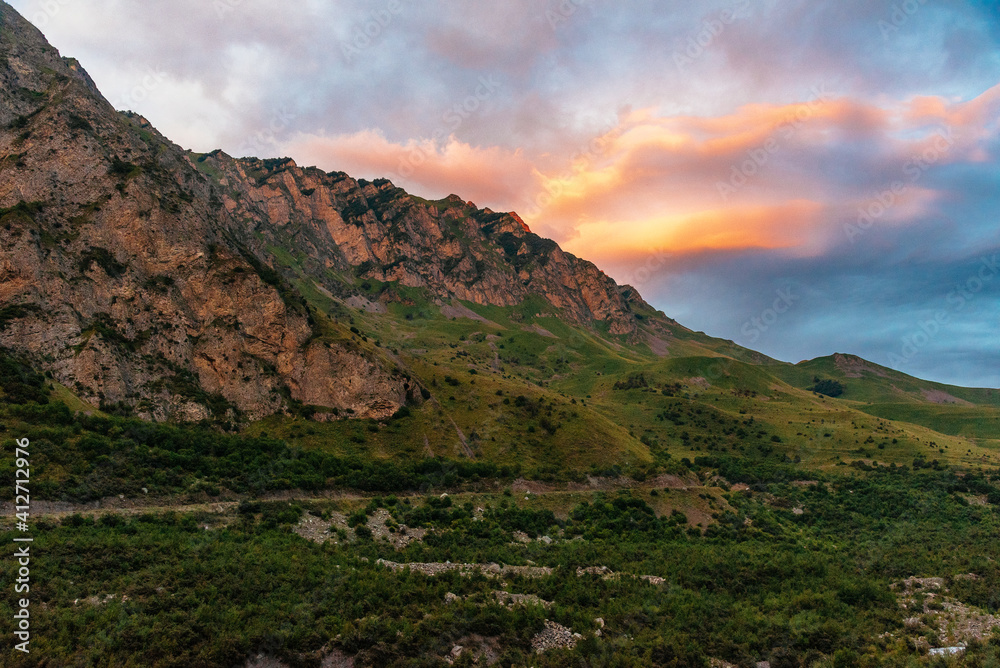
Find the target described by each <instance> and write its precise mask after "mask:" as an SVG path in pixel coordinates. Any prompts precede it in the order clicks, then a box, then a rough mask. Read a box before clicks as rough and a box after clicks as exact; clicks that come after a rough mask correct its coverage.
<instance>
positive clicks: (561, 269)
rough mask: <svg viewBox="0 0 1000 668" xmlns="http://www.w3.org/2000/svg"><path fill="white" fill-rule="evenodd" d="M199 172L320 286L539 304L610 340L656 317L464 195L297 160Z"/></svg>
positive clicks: (636, 299)
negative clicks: (379, 284)
mask: <svg viewBox="0 0 1000 668" xmlns="http://www.w3.org/2000/svg"><path fill="white" fill-rule="evenodd" d="M201 161H202V163H204V166H205V167H206V168H207V171H209V172H210V173H217V174H221V176H220V177H219V183H220V184H224V186H225V187H226V188H228V189H229V191H230V192H229V193H228V194H227V197H226V206H227V208H229V209H230V210H232V211H235V210H237V209H238V207H239V205H240V202H251V203H253V206H255V207H257V208H258V209H259V210H260V212H261V214H262V215H260V216H257V217H256V219H257V220H263V221H265V222H264V224H263V226H261V227H259V228H258V232H260V233H261V234H262V235H264V236H265V237H267V238H269V239H270V240H271V243H274V244H276V245H279V246H282V247H286V248H294V249H295V250H298V251H301V252H302V253H303V254H304V255H305V256H307V257H309V258H311V259H312V260H313V261H312V262H310V263H307V264H306V270H307V271H308V272H309V273H310V275H311V276H312V277H313V278H315V279H317V280H322V279H323V274H324V271H325V270H326V269H328V268H335V269H338V270H342V271H344V270H346V271H349V272H351V273H352V274H353V275H357V276H359V277H360V278H366V279H373V280H378V281H398V282H399V283H401V284H402V285H405V286H409V287H423V288H427V289H428V290H429V291H430V292H431V294H433V295H434V296H436V297H438V298H440V299H445V300H449V299H454V298H457V299H460V300H466V301H471V302H475V303H478V304H489V305H494V306H514V305H517V304H521V303H522V302H524V301H525V299H526V298H528V297H529V296H532V295H535V296H539V297H541V298H543V299H544V300H545V301H546V302H548V303H549V304H550V305H551V307H552V308H551V311H552V313H553V314H558V315H559V316H561V317H563V318H565V319H566V320H568V321H570V322H572V323H574V324H578V325H591V324H593V323H594V322H595V321H602V322H606V323H607V324H608V329H609V331H610V332H611V333H612V334H626V335H633V334H635V333H636V331H637V329H638V327H637V320H636V317H635V314H634V312H633V308H632V304H635V305H637V306H640V307H642V308H644V309H649V310H651V309H650V307H649V305H648V304H646V303H645V302H643V301H642V298H641V297H640V296H639V295H638V293H637V292H636V291H635V290H634V289H632V288H629V287H628V286H618V285H616V284H615V282H614V281H613V280H612V279H611V278H609V277H608V276H606V275H605V274H604V273H603V272H602V271H601V270H600V269H598V268H597V267H596V266H595V265H594V264H592V263H590V262H587V261H585V260H581V259H579V258H577V257H575V256H573V255H571V254H569V253H566V252H564V251H563V250H561V249H560V248H559V246H558V245H557V244H556V243H555V242H553V241H550V240H547V239H542V238H541V237H539V236H537V235H535V234H533V233H532V232H531V231H530V230H529V229H528V227H527V225H525V224H524V221H522V220H521V219H520V218H519V217H518V216H517V214H511V213H494V212H492V211H490V210H489V209H479V208H477V207H476V206H475V205H474V204H472V203H471V202H464V201H462V199H461V198H460V197H458V196H457V195H452V196H450V197H448V198H446V199H445V200H441V201H439V202H427V201H425V200H421V199H420V198H416V197H413V196H411V195H409V194H407V193H406V192H405V191H403V190H402V189H400V188H397V187H395V186H394V185H393V184H392V183H390V182H389V181H387V180H384V179H383V180H377V181H374V182H370V183H369V182H366V181H357V180H355V179H352V178H351V177H349V176H347V175H346V174H343V173H339V172H331V173H329V174H326V173H324V172H322V171H321V170H318V169H316V168H307V169H303V168H300V167H298V166H297V165H296V164H295V162H294V161H292V160H289V159H281V160H255V159H249V160H237V159H233V158H231V157H229V156H227V155H225V154H224V153H222V152H220V151H216V152H213V153H211V154H209V155H207V156H204V157H203V158H202V159H201ZM329 287H330V289H333V290H335V289H337V287H336V285H333V284H331V285H330V286H329Z"/></svg>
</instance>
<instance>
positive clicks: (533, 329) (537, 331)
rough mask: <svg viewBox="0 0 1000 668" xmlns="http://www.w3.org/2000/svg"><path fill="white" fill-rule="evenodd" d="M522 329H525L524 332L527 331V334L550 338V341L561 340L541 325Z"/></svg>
mask: <svg viewBox="0 0 1000 668" xmlns="http://www.w3.org/2000/svg"><path fill="white" fill-rule="evenodd" d="M522 329H524V331H526V332H534V333H535V334H538V335H539V336H545V337H548V338H550V339H558V338H559V337H558V336H556V335H555V334H553V333H552V332H550V331H549V330H547V329H545V328H544V327H541V326H539V325H531V326H530V327H523V328H522Z"/></svg>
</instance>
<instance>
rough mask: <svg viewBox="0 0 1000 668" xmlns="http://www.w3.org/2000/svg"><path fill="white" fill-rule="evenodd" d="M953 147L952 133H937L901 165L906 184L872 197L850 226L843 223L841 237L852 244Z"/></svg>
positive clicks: (948, 130) (949, 130) (896, 184)
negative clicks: (928, 144) (930, 141)
mask: <svg viewBox="0 0 1000 668" xmlns="http://www.w3.org/2000/svg"><path fill="white" fill-rule="evenodd" d="M954 146H955V132H954V130H952V128H950V127H946V128H943V129H941V130H939V131H938V133H937V135H936V136H935V138H934V142H933V144H931V145H930V146H929V147H927V148H926V149H924V150H923V152H922V153H920V154H919V155H913V156H911V157H910V160H909V161H908V162H907V163H906V164H905V165H903V170H902V171H903V176H905V177H906V181H893V182H892V183H890V184H888V185H887V186H885V187H884V188H883V190H882V192H879V193H876V194H875V196H873V197H872V198H871V199H870V200H869V201H868V202H866V203H865V204H863V205H862V206H861V208H859V209H858V217H857V220H856V221H855V222H854V223H844V234H846V235H847V240H848V241H850V242H851V243H852V244H853V243H855V242H856V241H857V240H858V237H860V236H862V235H863V234H864V233H865V232H867V231H868V230H870V229H871V228H872V227H874V225H875V223H876V222H878V221H879V220H881V219H882V217H883V216H884V215H885V214H886V213H888V211H889V210H890V209H892V207H894V206H896V204H898V203H899V201H900V200H901V199H902V197H903V196H904V195H906V193H907V192H909V191H910V189H911V188H912V187H913V186H914V185H915V184H916V183H918V182H919V181H920V180H921V179H922V178H923V176H924V174H926V173H927V171H928V170H930V169H931V167H933V166H934V165H935V164H937V163H938V162H939V161H940V160H941V159H942V158H944V156H945V155H946V154H947V153H948V152H949V151H951V149H952V148H953V147H954Z"/></svg>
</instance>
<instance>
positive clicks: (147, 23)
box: [11, 0, 1000, 387]
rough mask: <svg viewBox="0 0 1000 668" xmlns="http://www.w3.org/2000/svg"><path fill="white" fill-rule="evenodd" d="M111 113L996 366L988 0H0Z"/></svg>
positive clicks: (641, 284)
mask: <svg viewBox="0 0 1000 668" xmlns="http://www.w3.org/2000/svg"><path fill="white" fill-rule="evenodd" d="M11 4H12V5H13V6H14V7H15V9H17V10H18V11H19V12H20V13H21V14H22V15H24V16H25V17H26V18H28V19H29V20H31V21H32V22H33V23H34V24H35V25H36V26H37V27H39V28H40V29H41V30H42V32H43V33H45V35H46V37H47V38H48V39H49V41H50V42H51V43H52V44H53V45H54V46H56V47H57V48H58V49H59V50H60V52H61V53H62V54H63V55H66V56H73V57H76V58H78V59H79V60H80V61H81V62H82V64H83V66H84V67H85V68H86V69H87V71H88V72H89V73H90V74H91V76H92V77H93V78H94V80H95V81H96V82H97V84H98V86H99V87H100V88H101V90H102V91H103V92H104V94H105V96H106V97H107V98H108V99H109V100H110V101H111V102H112V103H113V104H114V105H115V106H116V107H117V108H119V109H131V110H134V111H137V112H139V113H141V114H143V115H144V116H146V117H147V118H148V119H149V120H150V121H151V122H152V123H153V124H154V125H155V126H156V127H157V128H158V129H159V130H160V131H161V132H163V133H164V134H165V135H166V136H168V137H170V138H171V139H172V140H174V141H175V142H177V143H178V144H180V145H181V146H183V147H185V148H189V149H192V150H195V151H199V152H205V151H209V150H212V149H215V148H222V149H223V150H225V151H226V152H227V153H230V154H232V155H236V156H246V155H255V156H258V157H278V156H290V157H292V158H294V159H295V160H296V162H297V163H298V164H300V165H302V166H306V165H317V166H319V167H321V168H323V169H324V170H327V171H333V170H338V171H345V172H347V173H349V174H351V175H352V176H355V177H357V178H367V179H374V178H380V177H384V178H389V179H391V180H392V181H393V182H394V183H395V184H396V185H398V186H400V187H403V188H406V189H407V190H408V191H410V192H412V193H415V194H418V195H421V196H424V197H428V198H438V197H443V196H446V195H448V194H451V193H456V194H459V195H461V196H462V197H463V198H464V199H466V200H471V201H473V202H475V203H476V204H477V205H478V206H480V207H490V208H492V209H494V210H502V211H516V212H518V213H519V214H520V215H521V216H522V217H523V218H524V219H525V220H526V222H527V223H528V224H529V225H530V226H531V228H532V230H533V231H535V232H537V233H539V234H541V235H543V236H547V237H550V238H552V239H555V240H556V241H557V242H559V243H560V245H562V247H563V248H564V249H566V250H568V251H569V252H572V253H574V254H576V255H578V256H581V257H584V258H587V259H589V260H592V261H594V262H595V263H596V264H597V265H598V266H599V267H601V268H602V269H604V270H605V271H606V272H607V273H608V274H609V275H611V276H612V277H614V278H615V279H616V280H618V281H619V282H620V283H628V284H631V285H634V286H635V287H637V288H638V289H639V291H640V292H641V293H642V294H643V296H644V297H645V298H646V300H647V301H649V302H650V303H652V304H653V305H654V306H656V307H657V308H660V309H662V310H663V311H664V312H666V313H667V315H669V316H671V317H674V318H676V319H677V320H678V321H679V322H681V323H682V324H684V325H686V326H688V327H691V328H693V329H697V330H702V331H705V332H707V333H709V334H711V335H713V336H718V337H722V338H726V339H732V340H734V341H736V342H737V343H739V344H742V345H745V346H748V347H750V348H754V349H756V350H760V351H762V352H764V353H767V354H769V355H771V356H773V357H775V358H778V359H782V360H786V361H791V362H797V361H800V360H803V359H811V358H814V357H818V356H822V355H829V354H832V353H834V352H842V353H854V354H857V355H861V356H862V357H865V358H866V359H869V360H871V361H873V362H876V363H878V364H882V365H885V366H889V367H892V368H895V369H898V370H900V371H903V372H905V373H909V374H912V375H916V376H919V377H922V378H928V379H932V380H938V381H942V382H948V383H954V384H960V385H971V386H980V387H1000V345H998V344H1000V265H998V256H1000V224H998V223H1000V220H998V216H1000V206H998V204H1000V187H998V186H1000V169H998V166H997V165H998V146H1000V141H998V132H997V131H998V119H1000V9H998V5H997V3H995V2H957V1H949V0H836V1H834V0H829V1H824V0H722V1H719V2H716V1H715V0H696V1H691V0H688V1H686V2H681V1H674V0H655V1H654V0H631V1H628V2H618V3H613V2H610V1H609V0H508V1H506V2H502V3H486V2H482V3H478V2H477V3H472V2H467V1H466V2H460V1H459V0H424V1H423V2H419V3H418V2H415V0H371V1H369V2H362V1H360V0H326V1H321V0H301V1H300V2H296V3H288V2H279V1H276V0H144V1H143V2H141V3H138V2H125V1H123V0H90V1H89V2H86V3H81V2H71V1H70V0H11Z"/></svg>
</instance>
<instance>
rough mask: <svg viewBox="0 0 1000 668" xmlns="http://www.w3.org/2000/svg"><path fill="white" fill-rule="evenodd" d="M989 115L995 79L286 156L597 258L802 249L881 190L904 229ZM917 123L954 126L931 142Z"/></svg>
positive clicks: (998, 91) (997, 101) (315, 141)
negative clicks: (511, 219)
mask: <svg viewBox="0 0 1000 668" xmlns="http://www.w3.org/2000/svg"><path fill="white" fill-rule="evenodd" d="M998 106H1000V86H997V87H995V88H993V89H990V90H989V91H987V92H986V93H984V94H983V95H982V96H980V97H979V98H976V99H975V100H972V101H969V102H966V103H949V102H947V101H945V100H943V99H941V98H932V97H923V98H916V99H914V100H911V101H908V102H902V103H898V104H895V105H885V106H876V105H873V104H870V103H865V102H861V101H857V100H852V99H848V98H832V97H820V98H817V99H815V100H812V101H810V102H806V103H796V104H785V105H764V104H757V105H748V106H744V107H740V108H739V109H736V110H735V111H733V112H732V113H730V114H727V115H723V116H718V117H710V118H705V117H694V116H669V117H667V116H660V115H657V114H656V113H655V112H654V111H653V110H650V109H640V110H629V111H627V112H623V113H622V115H621V117H620V119H619V122H618V124H617V126H616V127H614V128H611V129H609V130H607V131H606V132H605V133H604V134H602V135H601V136H600V137H598V138H596V139H594V140H592V141H589V142H585V143H584V144H583V145H582V146H581V145H580V144H579V141H580V140H579V138H578V137H576V138H567V139H565V140H564V141H563V143H562V146H556V147H555V149H554V150H553V148H552V147H551V146H550V147H548V149H547V150H546V151H544V152H541V151H538V152H532V151H531V150H530V147H529V148H524V149H510V148H503V147H498V146H488V147H479V146H473V145H471V144H468V143H465V142H462V141H459V140H458V139H456V138H455V137H449V138H448V139H447V140H444V141H433V140H429V139H427V140H411V141H409V142H405V143H399V142H391V141H389V140H387V139H386V138H385V137H384V136H383V135H382V134H380V133H378V132H375V131H365V132H359V133H356V134H352V135H342V136H336V137H325V136H317V135H301V136H299V137H298V138H297V139H296V140H295V142H293V143H292V144H291V145H290V146H288V151H289V153H290V154H292V155H294V156H295V157H296V158H297V159H298V160H299V161H300V162H302V161H310V160H311V161H315V162H317V163H318V164H321V165H324V166H325V167H326V168H336V169H343V170H345V171H347V172H349V173H356V174H359V175H372V176H373V177H374V176H386V177H388V178H391V179H392V180H393V181H394V182H396V183H397V184H398V185H401V186H403V187H406V188H408V189H410V190H412V191H414V192H415V193H417V194H428V195H431V196H443V195H446V194H448V193H451V192H456V193H458V194H460V195H462V196H463V197H465V198H467V199H472V200H473V201H475V202H477V203H478V204H479V205H480V206H490V207H491V208H494V209H497V210H508V211H517V212H519V213H520V214H521V215H522V217H523V218H524V219H525V220H526V221H527V222H528V224H529V225H531V227H532V229H534V230H535V231H537V232H538V233H540V234H543V235H545V236H551V237H552V238H554V239H556V240H557V241H559V242H560V243H562V244H563V245H564V246H565V247H566V248H567V249H569V250H571V251H572V252H575V253H578V254H580V255H583V256H585V257H588V258H592V259H593V260H595V261H597V262H598V263H601V262H602V261H620V260H622V259H627V258H629V257H635V256H637V255H640V254H643V253H648V252H649V251H650V250H651V249H661V250H666V251H669V252H672V253H674V254H701V253H705V252H707V251H738V250H740V249H772V250H774V249H783V250H784V251H785V252H788V253H795V254H800V255H806V256H810V255H814V254H817V253H821V252H823V251H824V250H825V249H827V248H829V247H830V246H831V245H832V244H835V243H843V241H844V238H843V228H844V226H845V225H847V224H850V223H852V222H854V221H855V219H856V218H857V216H858V211H860V210H863V209H864V208H865V207H867V206H869V205H870V204H871V202H872V201H873V200H872V198H874V197H877V196H879V195H880V192H881V191H884V190H885V189H886V188H887V187H889V185H890V184H892V183H902V184H903V187H902V190H900V191H899V192H897V193H895V194H894V197H893V202H892V205H891V207H889V208H890V209H891V210H889V211H887V212H886V213H884V214H883V215H880V216H879V220H878V222H880V223H885V224H888V225H892V226H900V225H907V224H910V223H911V222H912V221H914V220H917V219H919V218H920V217H921V216H924V215H926V214H927V213H928V212H929V211H933V210H934V207H936V206H939V205H940V203H941V201H942V199H943V197H942V194H941V193H940V192H938V191H935V190H934V188H933V187H931V186H930V184H928V182H927V179H926V177H925V174H926V173H927V172H928V171H929V170H930V169H932V168H934V167H935V166H938V165H940V164H944V163H946V162H954V161H961V160H966V161H970V160H976V159H977V156H980V155H981V154H982V150H983V149H982V146H981V142H980V141H979V139H980V138H981V137H982V136H983V133H984V132H986V131H987V128H986V126H987V125H988V124H989V123H995V118H996V109H997V107H998ZM929 123H935V124H937V125H941V126H948V127H955V128H958V129H957V130H956V131H955V133H954V136H950V135H947V133H945V135H941V134H934V133H931V132H929V131H928V130H927V127H928V124H929ZM943 137H949V139H948V141H943V139H942V138H943ZM956 137H960V138H963V139H964V141H958V140H957V139H956ZM559 156H562V158H563V162H562V164H563V167H562V169H559V168H558V166H557V165H558V160H557V158H558V157H559ZM928 156H930V157H931V158H932V159H930V160H928V159H927V158H928ZM427 191H430V192H429V193H428V192H427Z"/></svg>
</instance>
